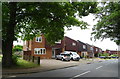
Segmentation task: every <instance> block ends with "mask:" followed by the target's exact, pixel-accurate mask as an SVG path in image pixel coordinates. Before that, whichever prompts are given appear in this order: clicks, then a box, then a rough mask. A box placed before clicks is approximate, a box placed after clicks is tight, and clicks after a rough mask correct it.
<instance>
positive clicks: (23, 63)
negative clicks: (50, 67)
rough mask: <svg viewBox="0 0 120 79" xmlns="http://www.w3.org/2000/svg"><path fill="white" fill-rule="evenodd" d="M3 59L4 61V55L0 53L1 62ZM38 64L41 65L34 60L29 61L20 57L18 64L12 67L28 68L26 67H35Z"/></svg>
mask: <svg viewBox="0 0 120 79" xmlns="http://www.w3.org/2000/svg"><path fill="white" fill-rule="evenodd" d="M1 61H2V55H0V63H1ZM38 66H40V65H37V64H35V63H33V62H29V61H26V60H23V59H20V58H18V61H17V65H16V66H14V67H11V68H13V69H16V68H17V69H18V68H23V69H24V68H25V69H26V68H34V67H38Z"/></svg>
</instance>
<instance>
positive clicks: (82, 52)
mask: <svg viewBox="0 0 120 79" xmlns="http://www.w3.org/2000/svg"><path fill="white" fill-rule="evenodd" d="M77 43H78V54H79V55H80V56H81V57H86V56H88V52H87V45H86V44H85V43H83V42H81V41H79V40H78V41H77Z"/></svg>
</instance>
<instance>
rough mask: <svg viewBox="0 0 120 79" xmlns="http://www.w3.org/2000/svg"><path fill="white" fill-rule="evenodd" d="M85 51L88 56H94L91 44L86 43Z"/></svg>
mask: <svg viewBox="0 0 120 79" xmlns="http://www.w3.org/2000/svg"><path fill="white" fill-rule="evenodd" d="M86 45H87V53H88V57H90V58H92V57H94V51H93V45H90V44H87V43H86Z"/></svg>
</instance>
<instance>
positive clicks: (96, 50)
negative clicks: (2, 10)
mask: <svg viewBox="0 0 120 79" xmlns="http://www.w3.org/2000/svg"><path fill="white" fill-rule="evenodd" d="M93 51H94V56H95V57H98V53H99V48H98V47H96V46H93Z"/></svg>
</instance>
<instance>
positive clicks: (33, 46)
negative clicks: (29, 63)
mask: <svg viewBox="0 0 120 79" xmlns="http://www.w3.org/2000/svg"><path fill="white" fill-rule="evenodd" d="M23 51H24V55H31V56H40V57H41V58H51V57H52V53H51V52H52V48H51V47H50V46H47V45H46V40H45V37H44V35H40V36H39V37H36V38H34V39H33V40H30V41H25V42H24V44H23Z"/></svg>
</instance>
